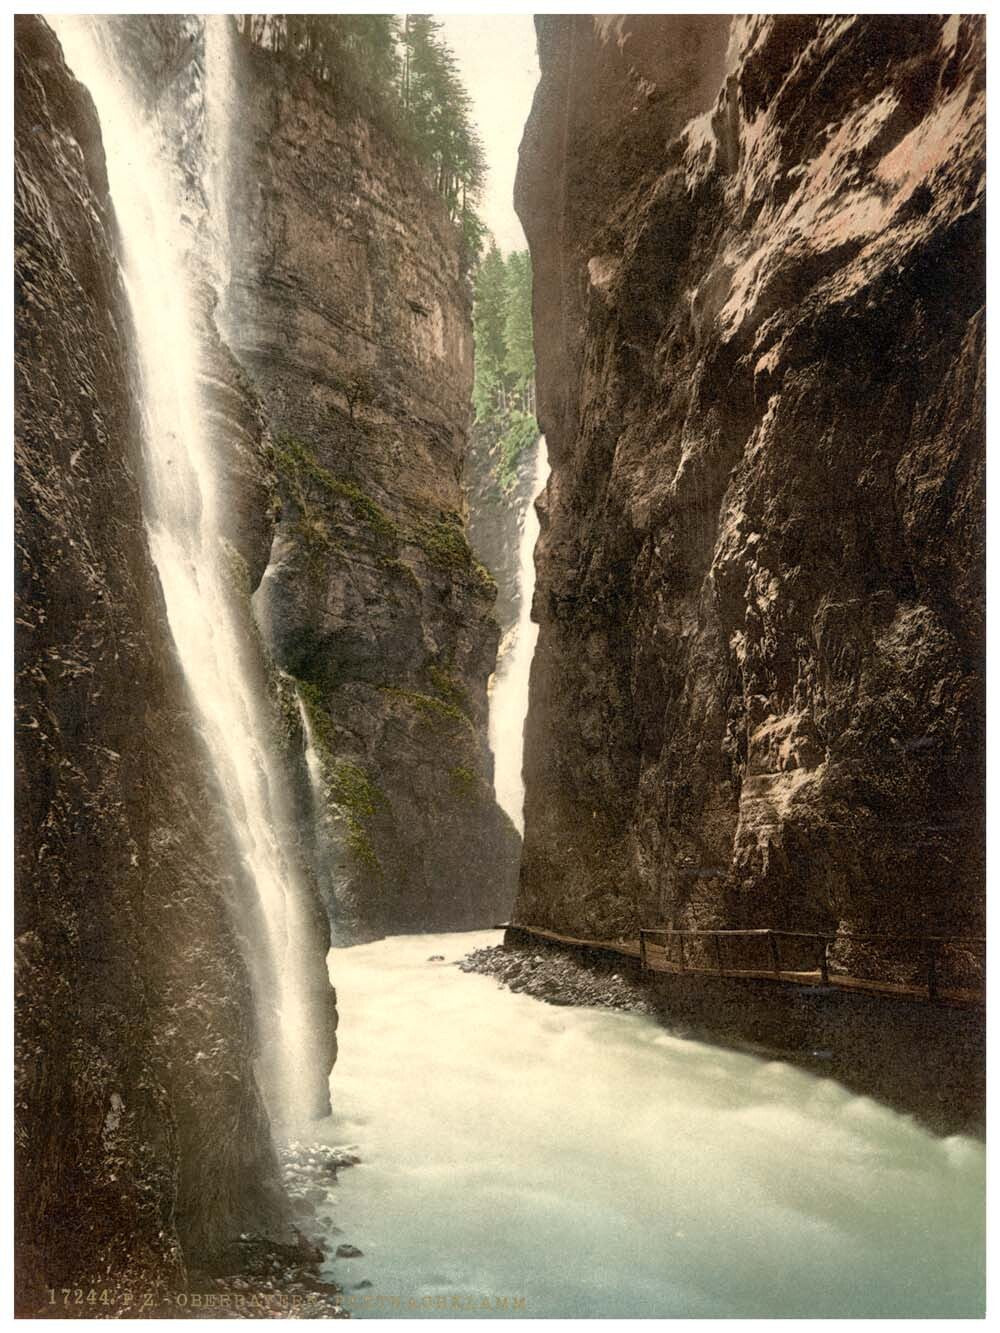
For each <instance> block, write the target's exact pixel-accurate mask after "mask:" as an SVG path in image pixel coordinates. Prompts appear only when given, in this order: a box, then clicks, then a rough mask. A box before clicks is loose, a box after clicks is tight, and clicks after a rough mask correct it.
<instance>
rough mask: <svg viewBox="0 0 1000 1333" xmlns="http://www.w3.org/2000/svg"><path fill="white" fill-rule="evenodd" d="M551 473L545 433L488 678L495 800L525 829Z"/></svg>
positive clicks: (541, 439)
mask: <svg viewBox="0 0 1000 1333" xmlns="http://www.w3.org/2000/svg"><path fill="white" fill-rule="evenodd" d="M548 479H549V455H548V450H547V449H546V447H545V436H544V435H543V436H541V437H540V439H539V441H538V443H537V444H536V446H535V457H534V469H533V481H532V487H531V499H530V501H529V503H528V505H527V506H526V509H525V515H524V525H523V527H522V529H521V543H520V549H519V559H518V574H517V590H518V606H519V613H518V618H517V624H516V625H515V626H514V628H513V629H512V630H511V631H510V632H509V634H508V635H507V637H506V640H505V642H504V643H503V644H502V645H501V649H500V656H499V659H498V662H497V669H496V672H495V673H494V675H493V678H492V680H491V682H490V749H491V750H492V751H493V761H494V769H493V785H494V788H495V790H496V796H497V801H498V802H499V804H500V805H501V806H502V807H503V809H504V810H506V812H507V814H508V815H509V816H510V817H511V819H512V820H513V822H514V824H515V826H516V827H517V829H518V831H519V832H521V833H523V832H524V779H523V777H522V773H521V763H522V758H523V753H524V720H525V717H526V716H527V713H528V679H529V677H530V675H531V659H532V657H533V656H534V652H535V643H536V641H537V639H538V626H537V625H536V624H535V622H534V621H533V620H532V619H531V600H532V596H533V594H534V591H535V543H536V542H537V541H538V514H537V513H536V512H535V505H534V501H535V500H537V499H538V497H539V496H540V495H541V493H542V491H543V490H544V489H545V483H546V482H547V481H548Z"/></svg>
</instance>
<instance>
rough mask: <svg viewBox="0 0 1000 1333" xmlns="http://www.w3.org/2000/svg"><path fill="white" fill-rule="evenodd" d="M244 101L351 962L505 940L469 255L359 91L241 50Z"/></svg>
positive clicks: (321, 840)
mask: <svg viewBox="0 0 1000 1333" xmlns="http://www.w3.org/2000/svg"><path fill="white" fill-rule="evenodd" d="M335 84H336V80H335ZM234 97H235V98H236V100H237V102H238V104H239V106H240V109H241V110H240V115H239V118H238V121H237V124H236V127H235V129H234V133H233V139H232V143H231V152H230V169H231V175H230V178H231V182H232V194H231V212H230V218H229V226H230V232H231V238H232V285H231V287H230V291H229V300H228V305H227V308H226V309H225V310H224V311H222V312H221V323H222V324H223V326H224V327H225V328H226V329H227V330H228V337H229V340H230V345H231V347H232V349H233V351H234V353H235V354H236V356H237V357H238V359H239V361H240V362H241V364H242V366H243V367H244V369H245V371H246V373H247V375H248V377H249V380H250V381H251V383H252V385H253V387H254V390H255V392H256V393H257V394H259V396H260V399H261V402H262V404H263V411H264V416H265V420H266V425H267V429H268V431H269V433H270V437H271V439H272V442H273V458H272V466H273V476H274V510H273V517H274V532H273V542H272V546H271V551H270V564H269V568H268V570H267V573H266V574H265V577H264V580H263V583H262V585H261V587H260V590H259V592H258V593H257V594H256V596H255V599H254V600H255V608H256V612H257V617H258V621H259V623H260V625H261V627H262V630H263V633H264V637H265V640H266V642H267V644H268V646H269V649H270V652H271V654H272V656H273V658H274V661H275V663H276V664H277V666H278V668H279V669H280V671H281V672H282V673H283V681H284V687H285V688H286V689H287V691H288V692H289V696H290V700H291V707H292V709H293V711H294V713H295V716H296V718H297V717H299V716H300V715H304V722H305V728H306V730H307V731H308V733H309V737H308V739H309V745H310V758H311V764H310V772H311V773H312V776H313V784H312V810H313V814H312V816H311V817H310V818H309V819H307V820H306V821H305V822H304V828H305V833H304V836H305V837H306V838H307V839H311V840H312V844H313V847H314V858H315V864H316V867H317V877H318V879H319V881H320V884H321V887H322V889H323V892H324V894H325V896H326V900H327V903H328V905H329V909H330V915H331V921H332V927H333V937H334V942H335V943H340V944H345V943H350V942H351V941H352V940H355V939H358V938H372V937H374V936H377V935H379V934H381V933H383V932H393V931H400V930H403V931H405V930H412V929H458V928H471V927H474V926H481V925H491V924H494V923H495V922H497V921H502V920H505V919H506V917H507V916H508V914H509V911H510V906H511V903H512V900H513V892H514V884H515V881H516V874H517V858H518V854H519V850H520V845H519V839H518V837H517V834H516V832H515V831H514V830H513V828H512V827H511V825H510V823H509V821H508V820H507V819H506V817H505V816H504V815H503V813H502V811H501V810H500V809H499V807H498V806H497V805H496V803H495V801H494V799H493V793H492V760H491V757H490V752H489V747H488V743H487V734H486V729H487V698H486V686H487V681H488V678H489V675H490V673H491V671H492V669H493V664H494V659H495V654H496V648H497V643H498V638H499V631H498V627H497V624H496V621H495V619H494V617H493V604H494V598H495V588H494V585H493V582H492V580H491V579H490V577H489V575H488V574H487V573H486V571H485V570H484V569H483V568H482V567H481V566H480V565H479V563H478V561H477V560H476V559H475V558H474V557H473V555H472V552H471V550H470V547H469V544H468V541H467V536H466V526H465V524H466V505H465V499H464V495H463V490H462V467H463V456H464V452H465V448H466V435H467V430H468V426H469V420H470V415H471V413H470V394H471V382H472V354H473V344H472V329H471V320H470V299H471V298H470V295H469V289H468V283H467V280H466V278H465V276H464V274H463V272H462V260H461V250H460V242H459V237H458V234H457V231H456V229H455V227H454V226H453V224H452V223H451V222H450V221H449V220H448V217H447V215H446V212H445V209H444V206H443V204H442V203H441V201H440V200H439V199H438V197H437V196H436V195H435V194H434V192H433V191H432V190H431V189H430V188H429V187H428V185H427V184H426V182H425V181H424V179H423V177H422V176H421V174H420V173H419V172H418V170H417V168H416V167H415V166H414V165H413V163H412V162H411V161H410V160H409V159H408V158H407V157H406V156H405V154H404V153H402V152H401V150H400V149H399V148H398V147H396V146H395V145H394V144H393V143H392V142H391V141H390V139H389V138H388V137H387V136H386V134H385V133H384V132H383V131H382V130H381V129H380V128H379V127H378V125H377V123H375V122H374V121H373V120H372V119H370V118H368V117H367V116H366V115H364V114H361V113H360V112H359V110H358V109H357V108H355V107H352V106H350V105H348V104H346V103H344V102H343V101H342V100H338V95H337V92H336V88H335V87H334V88H331V86H329V85H324V86H317V85H315V84H314V83H313V82H312V81H311V80H310V79H309V78H308V77H307V76H306V75H304V74H303V73H302V72H301V70H298V69H296V68H295V66H294V65H289V64H286V63H284V62H282V61H281V60H279V59H276V58H275V57H274V56H273V55H271V54H270V53H268V52H264V51H261V50H260V49H258V48H255V47H251V46H250V45H249V44H248V43H247V42H245V41H243V40H242V39H241V40H240V41H239V42H238V54H237V65H236V70H235V91H234ZM359 372H360V373H362V374H363V376H364V377H365V379H366V387H365V390H364V391H363V392H362V394H361V396H360V397H359V399H358V400H357V401H356V402H354V403H351V402H350V401H349V400H348V396H347V394H346V392H345V384H346V382H347V381H349V380H350V379H351V378H352V377H353V376H355V375H356V374H358V373H359ZM296 696H297V697H296Z"/></svg>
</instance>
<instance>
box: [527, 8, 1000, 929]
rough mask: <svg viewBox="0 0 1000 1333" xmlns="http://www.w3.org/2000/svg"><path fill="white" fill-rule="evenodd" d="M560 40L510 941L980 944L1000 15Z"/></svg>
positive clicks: (553, 74)
mask: <svg viewBox="0 0 1000 1333" xmlns="http://www.w3.org/2000/svg"><path fill="white" fill-rule="evenodd" d="M538 31H539V50H540V62H541V70H542V77H541V84H540V87H539V90H538V93H537V95H536V99H535V104H534V108H533V111H532V115H531V119H530V120H529V123H528V126H527V128H526V131H525V139H524V143H523V146H522V151H521V159H520V162H521V165H520V170H519V176H518V185H517V204H518V209H519V212H520V215H521V218H522V220H523V223H524V226H525V231H526V234H527V237H528V241H529V244H530V247H531V252H532V258H533V265H534V274H535V297H534V300H535V314H536V330H535V348H536V356H537V360H538V400H539V422H540V425H541V427H542V429H543V430H544V432H545V434H546V437H547V440H548V447H549V454H550V460H551V464H552V477H551V480H550V482H549V485H548V488H547V493H546V495H545V497H544V499H543V501H542V503H541V505H540V511H541V515H542V537H541V541H540V544H539V550H538V555H537V567H538V585H537V588H536V593H535V614H536V617H537V618H538V619H539V621H540V625H541V628H540V634H539V640H538V648H537V651H536V657H535V662H534V666H533V672H532V686H531V700H530V707H529V713H528V720H527V730H526V751H525V774H526V792H527V795H526V834H525V846H524V857H523V862H522V871H521V881H520V889H519V894H518V901H517V906H516V909H515V915H514V918H513V919H514V920H519V921H522V922H524V923H525V924H530V925H536V926H543V927H545V926H547V927H551V928H553V929H556V930H560V931H562V932H564V933H566V934H568V935H575V936H583V937H596V938H615V937H630V938H635V936H636V929H637V927H638V926H639V925H647V926H652V925H661V924H666V923H672V924H673V925H675V926H677V927H682V926H689V927H711V926H769V927H781V926H784V927H786V928H788V929H797V930H817V929H819V930H824V931H836V930H838V929H839V930H842V931H854V932H857V933H865V932H884V933H886V934H892V935H906V934H910V935H918V936H926V935H946V936H965V935H970V936H979V935H981V934H982V933H983V799H982V798H983V675H982V661H983V645H984V641H983V549H984V547H983V532H984V528H983V519H984V506H983V489H982V487H983V468H984V450H983V438H984V437H983V424H984V423H983V404H984V400H983V383H984V381H983V366H984V362H983V341H982V338H983V300H984V287H983V237H984V233H983V206H984V118H983V70H984V32H983V26H982V22H981V20H980V19H978V18H974V17H971V16H966V17H959V16H951V17H928V16H906V17H896V18H893V17H889V16H871V15H870V16H863V17H854V18H847V17H836V18H816V17H803V16H781V17H772V18H766V17H754V18H749V19H739V20H733V22H732V26H731V27H730V22H729V20H727V19H721V18H715V17H712V18H709V17H704V16H702V17H688V18H681V17H672V16H647V17H641V18H635V17H626V16H613V17H611V18H600V17H594V16H577V17H565V18H560V17H556V18H540V19H539V20H538Z"/></svg>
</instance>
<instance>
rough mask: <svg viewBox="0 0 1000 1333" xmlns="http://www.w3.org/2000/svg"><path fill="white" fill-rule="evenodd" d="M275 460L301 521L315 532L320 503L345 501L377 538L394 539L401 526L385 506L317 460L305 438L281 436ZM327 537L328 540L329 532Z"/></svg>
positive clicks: (380, 539) (317, 526)
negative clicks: (304, 440) (390, 515)
mask: <svg viewBox="0 0 1000 1333" xmlns="http://www.w3.org/2000/svg"><path fill="white" fill-rule="evenodd" d="M274 463H275V468H276V470H277V473H278V477H279V481H280V483H281V484H282V485H284V486H285V487H286V488H287V490H288V492H289V494H290V495H291V497H292V499H293V500H294V501H295V503H296V505H297V506H298V508H299V510H300V512H301V514H302V520H301V522H303V523H306V522H307V521H308V522H309V524H310V527H311V529H312V532H313V534H314V535H315V534H317V533H319V532H321V527H320V525H319V524H318V523H317V518H321V517H322V514H321V511H320V513H319V514H318V513H317V507H318V506H323V505H326V504H330V503H333V502H337V501H340V502H343V503H346V504H347V505H348V506H349V507H350V510H351V513H352V514H353V515H354V517H355V518H357V519H359V520H360V521H361V522H362V523H364V524H366V525H367V526H368V527H369V528H370V529H371V531H372V533H373V535H374V536H375V537H376V539H377V540H378V541H380V542H382V543H385V544H388V543H390V542H395V541H396V539H397V537H398V536H399V530H398V529H397V527H396V525H395V523H394V522H393V521H392V519H391V518H390V517H389V516H388V514H387V513H386V512H385V510H384V509H383V508H382V507H381V505H379V504H378V503H377V502H376V501H375V500H373V499H372V498H371V496H370V495H366V494H365V492H364V491H363V490H362V489H361V487H360V486H358V485H357V484H356V483H355V482H353V481H348V480H347V479H346V478H344V477H335V476H334V475H333V473H332V472H330V471H329V470H328V469H327V468H325V467H323V466H322V464H321V463H318V462H317V461H316V454H315V451H314V450H313V449H312V448H311V447H310V446H309V445H307V444H305V443H304V442H303V441H302V440H296V439H293V438H292V437H291V436H287V435H286V436H281V437H280V439H278V440H276V441H275V444H274ZM326 540H327V541H328V540H329V535H328V534H327V536H326Z"/></svg>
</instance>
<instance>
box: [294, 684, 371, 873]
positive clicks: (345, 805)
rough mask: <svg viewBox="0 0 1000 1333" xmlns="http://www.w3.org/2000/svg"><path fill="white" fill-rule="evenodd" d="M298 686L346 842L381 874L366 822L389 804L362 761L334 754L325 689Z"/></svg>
mask: <svg viewBox="0 0 1000 1333" xmlns="http://www.w3.org/2000/svg"><path fill="white" fill-rule="evenodd" d="M296 688H297V690H298V694H299V698H300V699H301V700H302V706H303V708H304V709H305V712H306V716H307V717H308V719H309V726H310V728H311V730H312V738H313V744H314V745H315V747H316V753H317V755H318V756H319V761H320V765H321V767H322V770H323V781H324V784H325V786H326V793H327V796H328V798H329V800H330V802H331V804H333V805H335V806H336V807H337V810H338V812H339V813H340V815H341V817H342V818H343V820H344V822H345V824H346V825H347V832H346V835H345V839H344V841H345V843H346V845H347V847H348V849H349V850H350V851H351V853H352V854H353V855H354V856H355V857H356V858H357V860H358V861H360V862H361V863H362V864H363V865H365V866H366V867H367V868H368V869H369V870H370V871H372V872H373V873H374V874H378V875H381V874H382V866H381V863H380V861H379V859H378V855H377V854H376V852H375V848H374V847H373V846H372V841H371V837H370V835H369V832H368V829H367V828H366V827H365V822H364V821H367V820H370V819H372V818H373V817H374V816H375V815H376V814H377V813H378V811H379V809H380V808H381V807H382V806H384V805H385V804H386V799H385V794H384V793H383V791H382V790H381V788H380V787H379V786H377V784H376V783H374V782H373V781H372V780H371V778H370V777H369V776H368V774H367V773H366V772H365V770H364V769H363V768H362V767H361V766H360V764H356V763H355V762H354V761H353V760H350V759H340V758H338V757H337V756H336V754H335V753H334V749H335V743H336V742H335V738H334V732H333V722H332V721H331V718H330V715H329V713H328V712H327V711H326V709H325V707H324V706H323V694H322V691H321V690H320V689H319V688H318V687H317V686H316V685H313V684H311V683H310V682H309V681H301V680H300V681H299V682H298V683H297V685H296Z"/></svg>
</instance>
